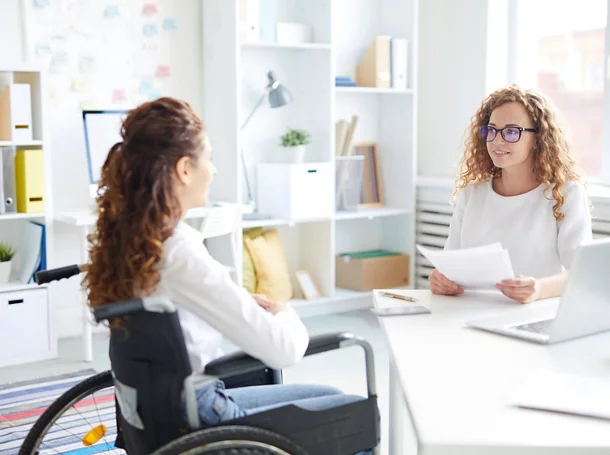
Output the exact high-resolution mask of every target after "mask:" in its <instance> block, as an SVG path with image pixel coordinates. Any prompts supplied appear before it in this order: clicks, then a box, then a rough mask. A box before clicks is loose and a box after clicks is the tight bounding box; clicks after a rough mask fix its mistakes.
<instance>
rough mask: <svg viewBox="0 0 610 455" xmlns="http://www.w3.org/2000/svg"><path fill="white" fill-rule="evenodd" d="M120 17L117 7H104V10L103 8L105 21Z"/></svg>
mask: <svg viewBox="0 0 610 455" xmlns="http://www.w3.org/2000/svg"><path fill="white" fill-rule="evenodd" d="M120 15H121V11H120V10H119V5H106V8H104V17H105V18H106V19H114V18H117V17H119V16H120Z"/></svg>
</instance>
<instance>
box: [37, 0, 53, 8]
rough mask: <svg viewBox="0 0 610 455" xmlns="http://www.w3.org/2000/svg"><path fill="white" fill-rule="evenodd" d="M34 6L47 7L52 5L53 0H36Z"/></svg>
mask: <svg viewBox="0 0 610 455" xmlns="http://www.w3.org/2000/svg"><path fill="white" fill-rule="evenodd" d="M34 6H35V7H36V8H46V7H47V6H51V0H34Z"/></svg>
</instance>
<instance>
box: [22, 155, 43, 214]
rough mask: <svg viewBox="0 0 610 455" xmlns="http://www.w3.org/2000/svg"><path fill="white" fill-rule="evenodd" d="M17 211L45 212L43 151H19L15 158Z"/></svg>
mask: <svg viewBox="0 0 610 455" xmlns="http://www.w3.org/2000/svg"><path fill="white" fill-rule="evenodd" d="M15 181H16V184H17V211H18V212H19V213H38V212H44V155H43V154H42V150H41V149H18V150H17V154H16V156H15Z"/></svg>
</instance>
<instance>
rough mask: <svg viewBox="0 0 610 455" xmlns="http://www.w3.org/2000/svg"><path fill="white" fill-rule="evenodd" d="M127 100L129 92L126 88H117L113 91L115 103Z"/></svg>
mask: <svg viewBox="0 0 610 455" xmlns="http://www.w3.org/2000/svg"><path fill="white" fill-rule="evenodd" d="M126 101H127V93H126V92H125V89H123V88H120V89H115V90H113V91H112V102H113V103H115V104H118V103H124V102H126Z"/></svg>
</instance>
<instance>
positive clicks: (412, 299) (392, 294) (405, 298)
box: [381, 291, 419, 302]
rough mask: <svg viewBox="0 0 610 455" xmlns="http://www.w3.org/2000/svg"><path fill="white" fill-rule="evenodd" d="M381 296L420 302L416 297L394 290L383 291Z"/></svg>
mask: <svg viewBox="0 0 610 455" xmlns="http://www.w3.org/2000/svg"><path fill="white" fill-rule="evenodd" d="M381 296H382V297H389V298H391V299H400V300H406V301H407V302H419V300H418V299H416V298H415V297H409V296H406V295H401V294H394V293H393V292H385V291H381Z"/></svg>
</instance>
